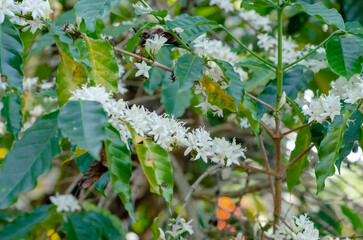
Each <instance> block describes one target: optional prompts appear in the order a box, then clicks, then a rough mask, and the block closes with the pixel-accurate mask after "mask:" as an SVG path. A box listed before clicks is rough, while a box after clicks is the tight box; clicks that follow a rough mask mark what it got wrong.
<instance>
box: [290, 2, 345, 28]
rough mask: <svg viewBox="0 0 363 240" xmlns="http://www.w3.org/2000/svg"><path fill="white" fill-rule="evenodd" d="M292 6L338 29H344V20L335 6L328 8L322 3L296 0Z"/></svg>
mask: <svg viewBox="0 0 363 240" xmlns="http://www.w3.org/2000/svg"><path fill="white" fill-rule="evenodd" d="M293 6H295V7H297V8H298V9H300V10H302V11H304V12H306V13H307V14H309V15H311V16H314V17H316V18H317V19H319V20H320V21H323V22H324V23H326V24H328V25H332V26H335V27H337V28H339V29H345V24H344V20H343V18H342V16H341V15H340V14H339V12H338V11H337V10H336V9H335V8H332V9H328V8H326V7H325V6H324V4H322V3H316V4H309V3H306V2H303V1H297V2H296V3H294V4H293Z"/></svg>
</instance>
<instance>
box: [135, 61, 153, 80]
mask: <svg viewBox="0 0 363 240" xmlns="http://www.w3.org/2000/svg"><path fill="white" fill-rule="evenodd" d="M135 66H136V67H137V69H139V70H138V71H137V72H136V74H135V77H138V76H141V75H143V76H145V77H147V78H149V70H150V68H151V67H150V66H148V65H147V64H146V62H144V61H142V62H141V63H135Z"/></svg>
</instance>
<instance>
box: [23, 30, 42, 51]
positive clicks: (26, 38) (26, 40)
mask: <svg viewBox="0 0 363 240" xmlns="http://www.w3.org/2000/svg"><path fill="white" fill-rule="evenodd" d="M40 32H41V30H40V29H38V30H37V31H36V32H35V33H34V34H33V33H32V32H31V31H30V30H27V31H26V32H21V33H20V38H21V41H22V42H23V45H24V50H23V52H22V53H21V56H22V57H24V58H26V57H27V56H28V54H29V48H30V46H31V45H32V44H33V43H34V40H35V38H36V37H37V36H38V35H39V33H40Z"/></svg>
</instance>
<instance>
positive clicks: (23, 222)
mask: <svg viewBox="0 0 363 240" xmlns="http://www.w3.org/2000/svg"><path fill="white" fill-rule="evenodd" d="M49 207H50V206H49V205H42V206H39V207H37V208H35V209H34V210H33V211H31V212H29V213H23V214H21V216H19V217H17V218H16V219H15V220H14V221H12V222H11V223H9V224H6V225H5V226H3V228H2V229H1V230H0V239H1V240H13V239H19V238H24V237H26V236H27V235H28V233H29V231H30V230H31V229H32V228H34V227H35V226H36V224H38V223H41V222H44V221H45V220H46V218H47V217H48V216H49V215H50V214H51V211H50V209H49Z"/></svg>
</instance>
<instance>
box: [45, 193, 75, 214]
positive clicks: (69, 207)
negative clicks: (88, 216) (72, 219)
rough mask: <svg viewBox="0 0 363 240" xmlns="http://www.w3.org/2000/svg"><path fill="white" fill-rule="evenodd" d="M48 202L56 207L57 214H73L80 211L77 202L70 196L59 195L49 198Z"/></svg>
mask: <svg viewBox="0 0 363 240" xmlns="http://www.w3.org/2000/svg"><path fill="white" fill-rule="evenodd" d="M50 201H51V202H52V203H53V204H54V205H56V206H57V212H75V211H79V210H81V209H82V208H81V206H80V205H79V202H78V200H77V199H76V198H75V197H74V196H73V195H72V194H64V195H59V193H56V195H55V196H51V197H50Z"/></svg>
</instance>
